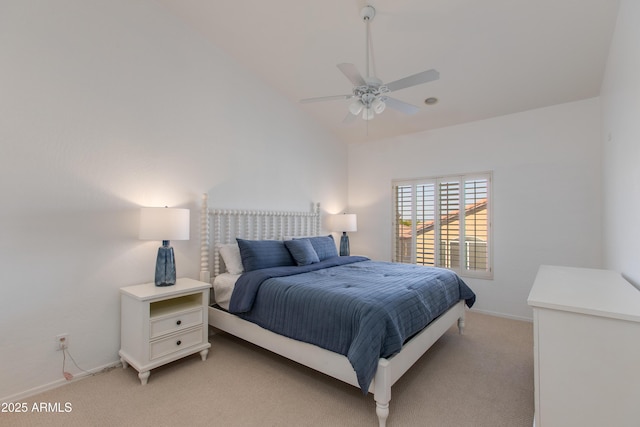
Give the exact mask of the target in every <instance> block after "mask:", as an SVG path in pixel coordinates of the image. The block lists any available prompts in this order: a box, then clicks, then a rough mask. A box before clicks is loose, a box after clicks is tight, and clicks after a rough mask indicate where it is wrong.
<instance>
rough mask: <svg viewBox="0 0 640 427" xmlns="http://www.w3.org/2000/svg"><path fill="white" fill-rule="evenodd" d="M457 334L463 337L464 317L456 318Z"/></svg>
mask: <svg viewBox="0 0 640 427" xmlns="http://www.w3.org/2000/svg"><path fill="white" fill-rule="evenodd" d="M458 332H460V335H464V315H463V316H460V317H459V318H458Z"/></svg>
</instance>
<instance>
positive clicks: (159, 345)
mask: <svg viewBox="0 0 640 427" xmlns="http://www.w3.org/2000/svg"><path fill="white" fill-rule="evenodd" d="M198 344H202V326H200V327H198V328H195V329H191V330H190V331H186V332H183V333H179V334H175V335H171V336H169V337H167V338H163V339H160V340H157V341H153V342H151V343H150V351H149V358H150V359H151V360H153V359H157V358H159V357H163V356H166V355H168V354H171V353H175V352H176V351H180V350H182V349H186V348H189V347H191V346H194V345H198Z"/></svg>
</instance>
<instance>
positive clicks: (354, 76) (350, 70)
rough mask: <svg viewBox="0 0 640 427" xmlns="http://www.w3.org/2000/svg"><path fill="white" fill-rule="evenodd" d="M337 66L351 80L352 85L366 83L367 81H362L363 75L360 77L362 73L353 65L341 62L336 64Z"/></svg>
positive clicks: (364, 84)
mask: <svg viewBox="0 0 640 427" xmlns="http://www.w3.org/2000/svg"><path fill="white" fill-rule="evenodd" d="M337 67H338V68H339V69H340V71H342V73H343V74H344V75H345V76H347V78H348V79H349V80H351V83H353V84H354V86H366V85H367V82H365V81H364V77H362V74H360V71H358V69H357V68H356V66H355V65H353V64H349V63H347V62H343V63H342V64H338V65H337Z"/></svg>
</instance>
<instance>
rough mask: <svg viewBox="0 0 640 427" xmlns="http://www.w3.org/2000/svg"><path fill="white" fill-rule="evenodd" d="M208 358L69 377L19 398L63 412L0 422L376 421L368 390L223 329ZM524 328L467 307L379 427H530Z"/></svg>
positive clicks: (395, 391) (529, 353) (4, 417)
mask: <svg viewBox="0 0 640 427" xmlns="http://www.w3.org/2000/svg"><path fill="white" fill-rule="evenodd" d="M211 343H212V348H211V351H210V353H209V357H208V359H207V360H206V361H205V362H202V361H201V359H200V357H199V355H197V354H196V355H194V356H191V357H188V358H186V359H183V360H181V361H177V362H174V363H172V364H170V365H167V366H164V367H161V368H158V369H155V370H153V371H152V373H151V377H150V378H149V384H148V385H146V386H141V385H140V382H139V381H138V377H137V375H136V372H135V371H134V370H133V369H132V368H128V369H126V370H123V369H121V368H116V369H113V370H111V371H109V372H106V373H102V374H99V375H95V376H92V377H90V378H86V379H81V380H78V381H75V382H72V383H70V384H68V385H66V386H64V387H60V388H57V389H55V390H51V391H49V392H46V393H43V394H40V395H38V396H34V397H32V398H30V399H28V400H26V401H25V402H27V404H28V405H29V408H31V406H32V404H33V402H37V403H38V402H45V403H60V405H61V407H63V408H64V405H65V403H67V402H68V403H69V404H71V412H69V413H26V414H6V413H1V414H0V425H3V426H4V425H7V426H83V427H85V426H377V417H376V415H375V403H374V401H373V396H372V395H367V396H363V395H362V393H361V392H360V390H359V389H356V388H354V387H352V386H349V385H346V384H344V383H341V382H339V381H337V380H334V379H332V378H329V377H327V376H324V375H322V374H319V373H317V372H315V371H312V370H310V369H308V368H305V367H302V366H300V365H298V364H296V363H293V362H290V361H288V360H286V359H284V358H282V357H280V356H276V355H274V354H272V353H270V352H268V351H265V350H262V349H260V348H257V347H255V346H253V345H251V344H248V343H246V342H243V341H241V340H238V339H236V338H234V337H231V336H229V335H226V334H220V335H215V336H213V337H212V338H211ZM532 421H533V332H532V324H531V323H528V322H521V321H515V320H509V319H503V318H498V317H493V316H487V315H482V314H478V313H474V312H467V327H466V330H465V335H462V336H461V335H458V333H457V328H455V327H454V328H451V329H450V330H449V331H448V332H447V333H446V334H445V335H444V336H443V337H442V338H441V339H440V340H439V341H438V342H437V343H436V344H434V346H433V347H432V348H431V349H430V350H429V351H428V352H427V353H426V354H425V355H424V356H423V357H422V358H421V359H420V360H419V361H418V362H417V363H416V364H415V365H414V366H413V367H412V368H411V369H410V370H409V371H408V372H407V373H406V374H405V375H404V377H403V378H401V379H400V380H399V381H398V382H397V383H396V384H395V385H394V386H393V388H392V398H391V403H390V415H389V419H388V422H387V425H388V426H389V427H398V426H434V427H440V426H455V427H464V426H474V427H479V426H487V427H499V426H505V427H519V426H522V427H530V426H531V425H532Z"/></svg>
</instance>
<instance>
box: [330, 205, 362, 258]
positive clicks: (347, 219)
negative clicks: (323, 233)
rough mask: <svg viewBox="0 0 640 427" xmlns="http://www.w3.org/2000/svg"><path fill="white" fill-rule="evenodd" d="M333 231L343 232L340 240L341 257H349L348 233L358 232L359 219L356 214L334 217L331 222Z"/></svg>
mask: <svg viewBox="0 0 640 427" xmlns="http://www.w3.org/2000/svg"><path fill="white" fill-rule="evenodd" d="M331 226H332V231H338V232H340V231H341V232H342V237H341V238H340V256H348V255H349V254H350V250H349V236H347V232H348V231H358V219H357V217H356V214H342V215H334V216H333V218H332V221H331Z"/></svg>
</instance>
